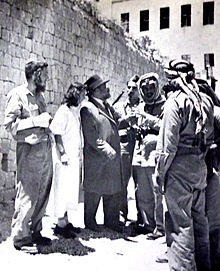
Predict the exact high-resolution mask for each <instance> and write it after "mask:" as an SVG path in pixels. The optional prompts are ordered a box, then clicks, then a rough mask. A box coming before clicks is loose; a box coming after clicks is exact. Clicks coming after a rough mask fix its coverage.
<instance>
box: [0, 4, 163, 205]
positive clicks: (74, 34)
mask: <svg viewBox="0 0 220 271" xmlns="http://www.w3.org/2000/svg"><path fill="white" fill-rule="evenodd" d="M36 57H37V58H44V59H46V60H47V61H48V63H49V78H50V79H49V81H48V90H47V92H46V100H47V102H48V110H49V112H50V113H51V114H54V113H55V111H56V110H57V108H58V106H59V104H60V102H61V99H62V97H63V91H65V90H66V89H67V88H68V86H69V84H70V82H72V81H79V82H84V81H85V80H86V79H87V78H88V77H89V76H91V75H92V74H94V73H97V74H99V75H100V76H101V77H103V79H110V83H109V86H110V88H111V90H112V99H114V98H115V97H117V95H118V94H119V93H120V91H121V90H122V89H123V88H125V86H126V81H127V79H128V78H129V77H131V76H132V75H133V74H134V73H137V74H143V73H145V72H147V71H158V72H159V73H160V65H159V64H158V63H155V62H154V61H152V60H151V56H150V55H149V54H146V52H144V51H143V50H141V48H140V47H138V46H137V44H136V43H135V42H134V41H132V39H131V38H129V37H126V36H125V34H124V33H123V31H122V29H121V28H120V27H119V26H117V25H116V24H115V23H113V22H110V21H107V20H106V19H102V18H101V17H100V15H99V14H98V13H97V11H96V9H95V8H94V7H93V6H91V4H90V3H87V2H86V1H80V0H1V1H0V161H1V168H0V202H2V201H3V202H7V201H10V200H13V199H14V196H15V175H16V166H15V148H16V144H15V142H14V141H13V140H12V138H11V136H10V135H9V134H8V133H7V132H6V131H5V130H4V127H3V125H2V124H3V121H4V105H5V99H6V95H7V93H8V91H9V90H10V89H12V88H13V87H15V86H17V85H19V84H22V83H23V82H25V76H24V65H25V62H26V60H27V59H29V58H36Z"/></svg>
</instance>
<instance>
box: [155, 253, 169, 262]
mask: <svg viewBox="0 0 220 271" xmlns="http://www.w3.org/2000/svg"><path fill="white" fill-rule="evenodd" d="M156 262H157V263H168V255H167V251H166V252H165V253H164V254H162V255H160V256H158V257H157V258H156Z"/></svg>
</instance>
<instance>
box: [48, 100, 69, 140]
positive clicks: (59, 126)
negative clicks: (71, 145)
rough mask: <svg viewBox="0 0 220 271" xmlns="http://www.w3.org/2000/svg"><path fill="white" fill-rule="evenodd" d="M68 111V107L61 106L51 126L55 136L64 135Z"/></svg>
mask: <svg viewBox="0 0 220 271" xmlns="http://www.w3.org/2000/svg"><path fill="white" fill-rule="evenodd" d="M68 110H69V108H68V107H67V106H66V105H61V106H60V107H59V108H58V110H57V112H56V114H55V116H54V118H53V120H52V122H51V124H50V130H51V131H52V133H53V134H54V135H61V136H62V135H64V134H65V131H66V127H67V122H68Z"/></svg>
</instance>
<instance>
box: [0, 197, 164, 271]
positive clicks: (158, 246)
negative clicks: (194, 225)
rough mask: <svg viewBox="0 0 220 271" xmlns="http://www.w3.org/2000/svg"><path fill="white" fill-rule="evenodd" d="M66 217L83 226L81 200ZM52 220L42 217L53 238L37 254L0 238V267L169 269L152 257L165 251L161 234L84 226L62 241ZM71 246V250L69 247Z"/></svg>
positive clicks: (99, 216)
mask: <svg viewBox="0 0 220 271" xmlns="http://www.w3.org/2000/svg"><path fill="white" fill-rule="evenodd" d="M48 213H50V212H48ZM69 218H70V221H71V222H72V223H73V224H74V226H78V227H81V228H83V227H84V225H83V203H80V204H79V208H78V210H77V211H76V212H70V213H69ZM129 218H130V219H132V220H135V218H136V208H135V200H134V195H133V194H131V195H130V198H129ZM55 222H56V220H55V219H54V218H52V217H51V216H46V217H45V218H44V220H43V225H44V229H43V235H45V236H48V237H50V238H52V239H53V241H52V247H53V249H52V250H47V251H46V252H45V251H42V253H41V254H37V255H29V254H25V253H23V252H20V251H16V250H15V249H14V248H13V246H12V241H11V239H10V238H8V239H7V240H6V241H4V242H2V243H1V244H0V255H1V270H7V271H11V270H16V271H20V270H22V271H26V270H27V271H29V270H31V271H34V270H45V269H46V268H51V270H53V271H55V270H72V269H76V268H77V269H79V270H81V271H84V270H89V271H101V270H105V271H112V270H115V271H117V270H123V271H124V270H126V271H146V270H148V271H157V270H160V271H168V270H169V268H168V264H166V263H163V264H160V263H156V262H155V259H156V257H157V256H158V255H161V254H162V253H164V252H165V251H166V245H165V238H160V239H158V240H155V241H150V240H146V236H145V235H138V236H136V237H125V236H122V235H117V234H116V235H115V234H114V232H107V233H106V234H104V235H102V234H101V235H94V233H92V232H88V230H82V234H79V236H78V238H77V239H75V240H73V241H72V240H68V241H64V240H61V239H58V238H57V237H55V236H54V235H53V231H52V227H53V226H54V223H55ZM97 222H98V223H99V224H102V223H103V217H102V208H101V207H100V208H99V210H98V214H97ZM113 235H114V237H113V238H112V236H113ZM71 246H72V250H71V249H69V247H71ZM74 249H75V251H77V253H75V251H74ZM80 251H81V252H80ZM74 253H75V254H74ZM71 254H72V255H71ZM86 254H87V255H86ZM73 255H74V256H73ZM79 255H84V256H79Z"/></svg>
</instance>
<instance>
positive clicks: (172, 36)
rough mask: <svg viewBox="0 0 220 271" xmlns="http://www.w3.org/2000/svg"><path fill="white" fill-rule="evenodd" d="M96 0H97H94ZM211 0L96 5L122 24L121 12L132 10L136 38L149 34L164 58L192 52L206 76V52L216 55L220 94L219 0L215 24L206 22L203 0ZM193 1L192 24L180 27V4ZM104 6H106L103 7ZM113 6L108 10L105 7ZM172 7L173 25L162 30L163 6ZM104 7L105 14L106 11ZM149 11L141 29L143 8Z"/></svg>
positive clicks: (106, 0)
mask: <svg viewBox="0 0 220 271" xmlns="http://www.w3.org/2000/svg"><path fill="white" fill-rule="evenodd" d="M94 1H95V0H94ZM210 1H211V0H206V1H205V0H178V1H177V0H176V1H174V0H99V1H98V2H96V1H95V2H96V4H97V8H98V9H99V10H100V11H101V13H103V15H105V16H107V17H108V18H111V19H113V20H116V21H117V22H118V23H120V20H121V14H122V13H129V17H130V18H129V33H130V34H131V35H132V36H133V37H135V38H139V37H140V36H144V35H147V36H148V37H149V38H150V39H151V40H152V46H154V47H155V48H156V49H159V51H160V53H161V54H162V56H164V57H165V59H167V60H170V59H173V58H180V57H181V56H182V55H190V56H191V62H192V63H193V64H194V65H195V69H196V72H197V73H198V74H199V75H200V76H201V78H204V79H207V78H206V75H207V73H206V70H205V67H204V54H214V61H215V63H214V68H213V75H214V77H215V78H216V79H218V80H219V81H218V82H217V84H216V90H217V92H218V93H219V94H220V61H219V60H220V50H219V48H220V39H219V34H218V33H219V31H220V0H214V24H211V25H203V2H210ZM186 4H191V26H189V27H181V5H186ZM104 7H105V8H104ZM107 7H110V9H111V10H110V11H109V12H107V11H106V8H107ZM163 7H169V8H170V26H169V28H167V29H162V30H161V29H160V8H163ZM103 8H104V9H105V14H104V11H103ZM141 10H149V30H148V31H142V32H140V11H141Z"/></svg>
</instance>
